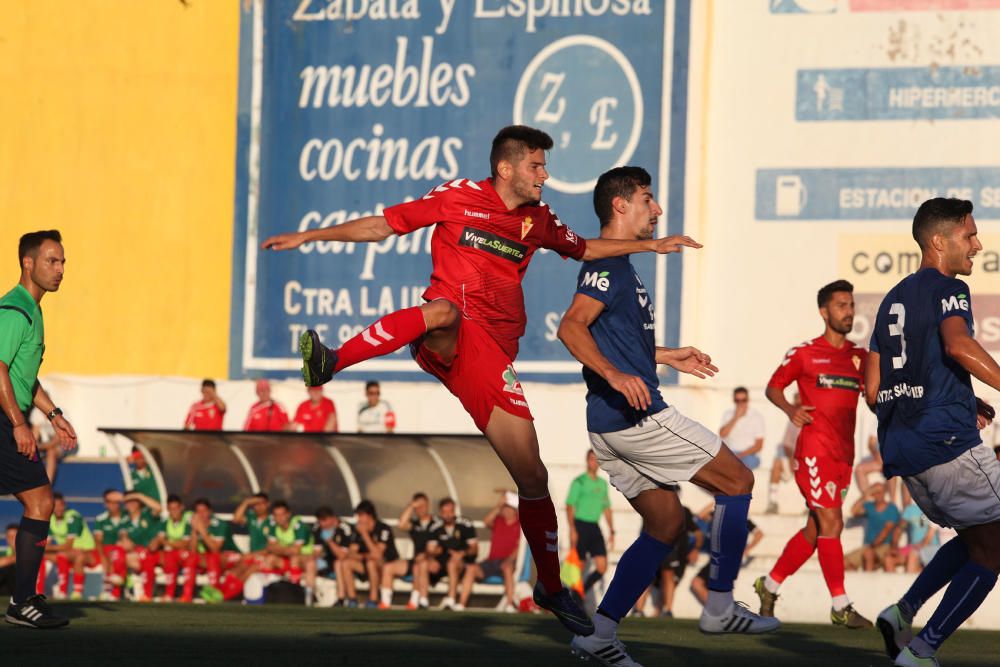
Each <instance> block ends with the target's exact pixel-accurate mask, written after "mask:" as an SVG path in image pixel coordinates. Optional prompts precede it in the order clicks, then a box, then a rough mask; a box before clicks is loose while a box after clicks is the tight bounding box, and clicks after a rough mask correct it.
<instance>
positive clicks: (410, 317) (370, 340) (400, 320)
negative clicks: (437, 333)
mask: <svg viewBox="0 0 1000 667" xmlns="http://www.w3.org/2000/svg"><path fill="white" fill-rule="evenodd" d="M426 331H427V325H426V324H425V323H424V313H423V311H421V310H420V308H419V307H418V306H414V307H412V308H404V309H403V310H397V311H396V312H394V313H389V314H388V315H386V316H385V317H383V318H382V319H380V320H378V321H377V322H375V323H374V324H372V325H371V326H370V327H368V328H367V329H364V330H363V331H362V332H361V333H359V334H358V335H357V336H355V337H354V338H352V339H350V340H349V341H347V342H346V343H344V344H343V345H342V346H341V347H340V349H339V350H337V366H336V368H335V369H334V370H336V371H341V370H343V369H345V368H347V367H348V366H353V365H354V364H358V363H361V362H362V361H364V360H366V359H371V358H372V357H381V356H383V355H386V354H389V353H390V352H395V351H396V350H398V349H399V348H401V347H403V346H404V345H407V344H408V343H412V342H413V341H415V340H416V339H417V338H420V337H421V336H423V335H424V333H426Z"/></svg>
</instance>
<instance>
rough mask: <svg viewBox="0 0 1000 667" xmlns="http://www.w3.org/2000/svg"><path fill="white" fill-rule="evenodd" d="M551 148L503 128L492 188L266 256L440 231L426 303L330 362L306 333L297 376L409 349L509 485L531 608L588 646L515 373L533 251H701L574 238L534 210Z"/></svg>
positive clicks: (325, 233)
mask: <svg viewBox="0 0 1000 667" xmlns="http://www.w3.org/2000/svg"><path fill="white" fill-rule="evenodd" d="M551 148H552V138H551V137H550V136H549V135H548V134H546V133H545V132H542V131H541V130H536V129H534V128H530V127H525V126H522V125H514V126H510V127H505V128H503V129H502V130H500V132H499V133H498V134H497V135H496V137H495V138H494V139H493V146H492V150H491V151H490V170H491V173H492V177H491V178H487V179H484V180H481V181H471V180H467V179H462V178H460V179H457V180H454V181H451V182H449V183H444V184H442V185H440V186H438V187H436V188H434V189H433V190H431V191H430V192H428V193H427V194H426V195H425V196H424V197H423V198H422V199H418V200H416V201H413V202H409V203H405V204H399V205H397V206H392V207H390V208H387V209H386V210H385V212H384V214H383V215H381V216H369V217H364V218H360V219H358V220H353V221H350V222H347V223H345V224H342V225H337V226H335V227H327V228H325V229H312V230H308V231H305V232H293V233H289V234H280V235H278V236H274V237H271V238H269V239H267V240H266V241H264V244H263V247H264V248H273V249H275V250H287V249H291V248H296V247H298V246H299V245H301V244H302V243H304V242H307V241H320V240H323V241H354V242H364V241H370V242H376V241H381V240H382V239H385V238H387V237H389V236H390V235H391V234H406V233H409V232H412V231H414V230H416V229H420V228H422V227H428V226H430V225H436V228H435V230H434V235H433V238H432V241H431V260H432V262H433V271H432V273H431V284H430V287H429V288H428V289H427V291H426V292H424V295H423V296H424V299H426V300H427V303H425V304H424V305H422V306H419V307H413V308H407V309H405V310H400V311H397V312H394V313H390V314H389V315H386V316H385V317H383V318H382V319H380V320H378V321H377V322H375V323H374V324H372V325H371V326H369V327H368V328H366V329H364V330H363V331H362V332H361V333H360V334H359V335H357V336H355V337H354V338H352V339H350V340H348V341H347V342H346V343H344V345H343V346H342V347H340V348H339V349H337V350H332V349H330V348H327V347H325V346H324V345H322V344H321V343H320V340H319V336H318V335H317V334H316V332H314V331H308V332H306V333H304V334H303V335H302V338H301V340H300V343H299V348H300V350H301V352H302V358H303V360H304V362H305V364H304V367H303V369H302V374H303V376H304V378H305V380H306V384H308V385H310V386H316V385H321V384H323V383H325V382H328V381H329V380H330V379H331V378H332V377H333V374H334V373H336V372H338V371H341V370H343V369H344V368H347V367H348V366H353V365H354V364H357V363H359V362H362V361H364V360H366V359H370V358H372V357H376V356H381V355H385V354H389V353H390V352H393V351H395V350H398V349H399V348H401V347H402V346H404V345H407V344H409V343H412V345H411V351H412V353H413V354H414V358H415V359H416V361H417V363H418V364H419V365H420V367H421V368H422V369H424V370H425V371H427V372H428V373H430V374H431V375H433V376H435V377H436V378H438V379H439V380H440V381H441V382H442V384H444V385H445V386H446V387H447V388H448V390H449V391H451V393H453V394H454V395H455V396H457V397H458V399H459V400H460V401H461V402H462V406H463V407H464V408H465V409H466V411H468V413H469V414H470V415H471V416H472V418H473V420H474V421H475V423H476V426H477V427H478V428H479V429H480V430H481V431H482V432H483V433H484V434H485V435H486V438H487V439H488V440H489V441H490V444H491V445H493V449H494V450H495V451H496V452H497V455H498V456H499V457H500V460H501V461H502V462H503V464H504V465H505V466H506V468H507V470H508V471H509V472H510V474H511V477H512V478H513V479H514V481H515V482H516V483H517V487H518V491H519V493H520V495H521V500H520V508H519V509H520V519H521V529H522V531H523V532H524V536H525V538H526V539H527V541H528V544H529V546H530V547H531V554H532V556H533V558H534V559H535V566H536V568H537V570H538V583H537V584H536V586H535V595H534V598H535V602H536V603H538V604H539V606H541V607H544V608H546V609H548V610H550V611H552V612H553V613H554V614H555V615H556V616H557V617H558V618H559V620H560V621H561V622H562V623H563V625H565V626H566V627H567V628H568V629H570V630H571V631H573V632H574V633H576V634H580V635H589V634H591V633H592V632H593V630H594V626H593V623H592V622H591V621H590V619H589V618H588V617H587V615H586V614H585V613H584V612H583V610H581V609H580V608H579V606H578V605H577V604H576V603H575V602H573V600H572V598H571V597H570V596H569V593H568V592H567V591H566V590H565V589H564V588H563V586H562V583H561V582H560V579H559V556H558V544H557V541H556V540H557V534H558V533H557V524H556V512H555V508H554V507H553V505H552V499H551V498H550V497H549V491H548V471H547V470H546V469H545V465H544V464H543V463H542V460H541V457H540V456H539V453H538V438H537V436H536V434H535V428H534V424H533V423H532V416H531V412H530V410H529V409H528V403H527V401H526V400H525V396H524V390H523V389H522V388H521V383H520V382H519V381H518V379H517V374H516V373H515V372H514V366H513V362H514V359H515V357H516V356H517V348H518V339H520V337H521V336H522V335H523V334H524V327H525V319H526V318H525V312H524V294H523V292H522V290H521V280H522V278H523V277H524V272H525V270H526V269H527V268H528V263H529V262H530V261H531V257H532V255H533V254H534V253H535V251H536V250H538V249H539V248H548V249H551V250H555V251H556V252H558V253H559V254H560V255H562V256H563V257H572V258H573V259H576V260H589V259H598V258H601V257H615V256H620V255H627V254H630V253H636V252H643V251H648V252H658V253H670V252H679V251H680V250H681V248H682V247H683V246H688V247H692V248H699V247H701V246H700V245H699V244H697V243H695V242H694V241H693V240H691V239H690V238H688V237H686V236H671V237H667V238H663V239H659V240H647V241H620V240H610V239H595V240H587V241H584V240H583V239H581V238H579V237H577V235H576V234H575V233H573V231H572V230H571V229H570V228H569V227H566V226H565V225H563V224H562V223H561V222H560V221H559V219H558V218H557V217H556V216H555V214H554V213H553V212H552V211H551V210H549V207H548V206H547V205H545V204H543V203H541V201H540V199H541V196H542V186H543V185H544V183H545V181H546V179H548V177H549V174H548V172H547V171H546V169H545V151H548V150H550V149H551Z"/></svg>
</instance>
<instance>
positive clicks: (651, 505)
mask: <svg viewBox="0 0 1000 667" xmlns="http://www.w3.org/2000/svg"><path fill="white" fill-rule="evenodd" d="M650 182H651V179H650V176H649V174H648V173H647V172H646V170H645V169H642V168H640V167H618V168H616V169H612V170H611V171H609V172H606V173H605V174H602V175H601V177H600V178H599V179H598V181H597V185H596V187H595V189H594V210H595V212H596V213H597V217H598V218H599V219H600V222H601V238H602V239H630V240H635V239H639V240H642V239H651V238H652V237H653V233H654V231H655V230H656V223H657V218H658V217H659V216H660V215H661V214H662V213H663V211H662V209H661V208H660V206H659V204H657V203H656V201H655V199H654V198H653V194H652V193H651V192H650V190H649V186H650ZM653 329H654V325H653V303H652V296H651V295H650V294H649V292H648V291H647V290H646V288H645V287H644V286H643V283H642V280H641V279H640V278H639V274H637V273H636V271H635V269H634V268H633V267H632V264H631V262H630V261H629V258H628V256H624V257H614V258H606V259H599V260H594V261H589V262H586V263H585V264H584V265H583V268H582V269H581V270H580V276H579V280H578V282H577V291H576V295H575V296H574V297H573V303H572V304H571V305H570V307H569V309H568V310H567V311H566V314H565V315H564V316H563V319H562V323H561V324H560V326H559V339H560V340H562V342H563V343H564V344H565V345H566V347H567V349H568V350H569V351H570V353H571V354H572V355H573V356H574V357H576V358H577V360H579V361H580V363H582V364H583V366H584V368H583V377H584V380H585V381H586V383H587V430H588V431H589V432H590V442H591V446H592V447H593V450H594V453H595V454H596V455H597V460H598V462H599V463H600V465H601V467H602V468H603V469H604V471H605V472H607V473H608V476H609V477H610V479H611V484H612V485H613V486H614V487H615V488H616V489H618V490H619V491H621V492H622V494H623V495H624V496H625V497H626V498H627V499H628V501H629V503H631V504H632V507H634V508H635V510H636V511H637V512H638V513H639V514H640V515H642V518H643V520H644V521H643V524H644V529H643V531H642V533H640V534H639V538H638V539H637V540H636V541H635V542H634V543H633V544H632V545H631V546H630V547H629V548H628V549H627V550H626V551H625V553H624V554H623V555H622V557H621V559H620V560H619V561H618V568H617V571H616V572H615V576H614V578H613V579H612V581H611V584H610V586H609V587H608V590H607V593H605V595H604V599H603V600H601V604H600V606H599V607H598V608H597V614H595V616H594V629H595V630H594V634H592V635H590V636H588V637H582V636H576V637H574V638H573V640H572V642H571V645H570V646H571V650H572V651H573V653H574V654H576V655H578V656H582V657H592V658H595V659H597V660H598V661H600V662H602V663H603V664H606V665H616V666H617V667H628V666H630V665H637V664H638V663H636V662H635V661H634V660H632V658H631V657H629V655H628V653H627V652H626V650H625V646H624V645H623V644H622V643H621V642H620V641H619V640H618V636H617V628H618V623H619V621H620V620H621V618H622V617H623V616H625V614H626V613H628V611H629V610H630V609H631V608H632V606H633V605H634V604H635V602H636V600H638V599H639V596H640V595H641V594H642V592H643V591H644V590H645V589H646V587H647V586H648V585H649V583H650V582H651V581H652V580H653V577H654V575H655V574H656V570H657V568H658V567H659V566H660V563H661V562H662V561H663V559H664V557H666V555H667V553H668V552H669V551H670V545H671V544H673V543H674V542H675V541H676V539H677V536H678V535H679V534H680V532H681V530H682V528H683V518H684V514H683V511H682V509H681V505H680V502H679V500H678V498H677V492H676V489H677V487H676V484H677V483H678V482H682V481H691V482H694V483H695V484H697V485H699V486H701V487H702V488H704V489H706V490H708V491H710V492H711V493H713V494H716V495H715V500H716V507H717V508H718V509H717V510H716V513H715V518H714V519H713V523H712V534H713V539H712V560H711V567H710V573H709V584H708V588H709V594H708V600H707V602H706V605H705V609H704V611H703V613H702V615H701V620H700V621H699V627H700V629H701V630H702V632H707V633H730V632H733V633H761V632H769V631H772V630H776V629H778V628H779V627H780V626H781V622H780V621H778V620H777V619H775V618H773V617H771V618H764V617H761V616H758V615H757V614H754V613H752V612H751V611H749V610H748V609H747V608H746V607H745V606H742V605H740V604H738V603H736V602H735V601H734V600H733V581H734V580H735V579H736V575H737V574H738V572H739V568H740V561H741V559H742V557H743V549H744V547H745V546H746V541H747V512H748V510H749V508H750V491H751V490H752V489H753V474H752V473H751V472H750V471H749V470H748V469H747V467H746V466H745V465H743V463H742V462H741V461H740V460H739V459H738V458H736V456H735V455H734V454H733V453H732V452H731V451H730V450H729V448H728V447H726V446H725V444H724V443H723V442H722V439H721V438H720V437H719V436H718V435H716V434H715V433H712V432H711V431H709V430H708V429H707V428H705V427H704V426H702V425H701V424H699V423H697V422H695V421H693V420H691V419H688V418H687V417H685V416H684V415H682V414H680V413H679V412H677V410H675V409H674V408H672V407H669V406H667V404H666V403H665V402H664V401H663V398H662V397H661V396H660V392H659V389H658V387H659V380H658V379H657V377H656V365H657V364H667V365H669V366H671V367H672V368H675V369H676V370H678V371H681V372H684V373H690V374H692V375H695V376H696V377H699V378H704V377H706V376H710V375H714V374H715V371H717V370H718V369H717V368H716V367H715V366H713V365H712V360H711V358H710V357H709V356H708V355H707V354H704V353H702V352H700V351H699V350H697V349H695V348H693V347H683V348H678V349H669V348H664V347H657V346H656V343H655V340H654V334H653Z"/></svg>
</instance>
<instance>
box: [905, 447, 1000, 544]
mask: <svg viewBox="0 0 1000 667" xmlns="http://www.w3.org/2000/svg"><path fill="white" fill-rule="evenodd" d="M903 481H904V482H905V483H906V487H907V488H908V489H909V490H910V495H912V496H913V500H914V501H916V503H917V505H918V506H919V507H920V509H921V510H923V512H924V514H926V515H927V518H928V519H930V520H931V521H933V522H934V523H936V524H938V525H941V526H946V527H948V526H950V527H952V528H956V529H958V530H961V529H962V528H969V527H971V526H979V525H982V524H984V523H992V522H994V521H1000V462H998V461H997V457H996V455H995V454H994V453H993V450H992V449H990V448H989V447H987V446H986V445H983V444H979V445H976V446H975V447H973V448H972V449H970V450H968V451H965V452H962V453H961V454H960V455H958V456H957V457H955V458H954V459H952V460H951V461H948V462H947V463H942V464H940V465H936V466H934V467H933V468H928V469H927V470H925V471H923V472H922V473H919V474H916V475H912V476H908V477H903Z"/></svg>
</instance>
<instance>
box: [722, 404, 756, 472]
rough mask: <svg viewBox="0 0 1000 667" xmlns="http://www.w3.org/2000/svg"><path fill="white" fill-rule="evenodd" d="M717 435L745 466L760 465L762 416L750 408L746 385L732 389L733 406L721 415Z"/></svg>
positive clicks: (751, 467)
mask: <svg viewBox="0 0 1000 667" xmlns="http://www.w3.org/2000/svg"><path fill="white" fill-rule="evenodd" d="M719 435H720V436H722V439H723V440H725V441H726V444H727V445H729V449H731V450H732V451H733V453H734V454H736V456H738V457H739V458H741V459H742V460H743V463H744V464H745V465H746V467H748V468H750V469H751V470H754V469H755V468H757V466H759V465H760V457H759V456H758V454H759V453H760V450H761V449H763V448H764V417H763V416H762V415H761V414H760V413H759V412H757V411H756V410H753V409H751V408H750V393H749V392H748V391H747V389H746V387H737V388H736V389H734V390H733V407H731V408H729V409H728V410H726V412H725V413H724V414H723V415H722V426H720V427H719Z"/></svg>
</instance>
